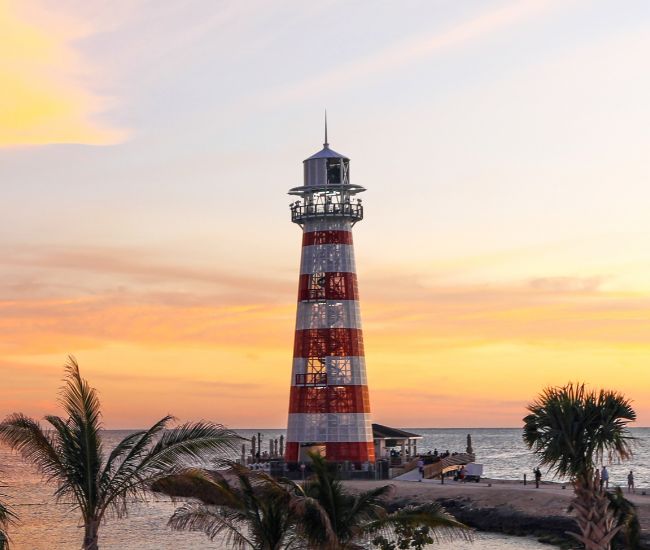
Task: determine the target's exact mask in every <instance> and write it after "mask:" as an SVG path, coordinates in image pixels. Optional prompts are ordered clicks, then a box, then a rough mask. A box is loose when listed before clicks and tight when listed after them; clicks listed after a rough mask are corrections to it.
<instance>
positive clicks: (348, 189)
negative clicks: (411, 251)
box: [285, 143, 375, 462]
mask: <svg viewBox="0 0 650 550" xmlns="http://www.w3.org/2000/svg"><path fill="white" fill-rule="evenodd" d="M349 162H350V161H349V159H348V158H347V157H345V156H343V155H339V154H338V153H336V152H334V151H332V150H331V149H330V148H329V145H327V143H326V144H325V147H324V148H323V149H322V150H321V151H319V152H318V153H316V154H315V155H313V156H311V157H309V158H308V159H307V160H306V161H305V162H304V168H305V181H304V185H302V186H300V187H296V188H294V189H291V190H290V191H289V193H290V194H291V195H294V196H296V197H298V198H299V200H297V201H296V202H294V203H293V204H292V205H291V219H292V221H293V222H294V223H297V224H299V225H300V226H301V227H302V229H303V237H302V258H301V262H300V280H299V284H298V312H297V316H296V333H295V342H294V353H293V357H294V367H293V370H292V381H291V395H290V398H289V422H288V427H287V445H286V454H285V459H286V460H287V462H296V461H305V460H309V453H310V452H314V451H317V452H321V453H322V452H324V453H325V456H326V458H327V459H328V460H330V461H344V460H348V461H352V462H369V461H370V462H372V461H374V460H375V450H374V443H373V439H372V425H371V421H370V399H369V394H368V387H367V385H366V372H365V360H364V349H363V334H362V332H361V318H360V314H359V292H358V288H357V276H356V269H355V262H354V248H353V241H352V226H353V225H354V224H355V223H356V222H358V221H360V220H361V219H363V207H362V206H361V200H360V199H357V198H356V197H355V195H356V194H357V193H360V192H362V191H364V189H363V187H361V186H359V185H353V184H351V183H350V176H349V174H350V171H349Z"/></svg>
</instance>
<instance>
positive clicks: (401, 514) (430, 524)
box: [362, 502, 473, 543]
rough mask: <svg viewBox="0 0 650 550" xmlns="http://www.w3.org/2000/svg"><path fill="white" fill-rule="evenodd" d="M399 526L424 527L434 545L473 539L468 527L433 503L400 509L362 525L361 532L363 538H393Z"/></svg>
mask: <svg viewBox="0 0 650 550" xmlns="http://www.w3.org/2000/svg"><path fill="white" fill-rule="evenodd" d="M400 526H408V527H414V528H415V527H426V528H428V529H429V535H430V536H431V538H432V539H433V540H434V542H436V543H442V542H447V543H449V542H453V541H457V540H468V541H469V540H472V538H473V537H472V530H471V529H470V528H469V527H467V526H466V525H465V524H463V523H461V522H459V521H458V520H457V519H456V518H454V516H452V515H451V514H450V513H448V512H447V511H446V510H445V509H444V508H443V507H442V506H441V505H440V504H437V503H435V502H432V503H428V504H421V505H418V506H406V507H404V508H401V509H399V510H397V511H396V512H393V513H392V514H387V515H386V516H385V517H383V518H379V519H376V520H375V521H371V522H368V523H366V524H364V525H363V528H362V532H363V535H364V536H365V537H369V536H371V535H374V534H376V533H382V534H384V536H387V537H391V536H394V530H395V528H396V527H400Z"/></svg>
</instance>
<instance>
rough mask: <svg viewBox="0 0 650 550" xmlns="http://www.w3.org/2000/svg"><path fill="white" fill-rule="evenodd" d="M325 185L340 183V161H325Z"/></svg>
mask: <svg viewBox="0 0 650 550" xmlns="http://www.w3.org/2000/svg"><path fill="white" fill-rule="evenodd" d="M327 183H341V159H327Z"/></svg>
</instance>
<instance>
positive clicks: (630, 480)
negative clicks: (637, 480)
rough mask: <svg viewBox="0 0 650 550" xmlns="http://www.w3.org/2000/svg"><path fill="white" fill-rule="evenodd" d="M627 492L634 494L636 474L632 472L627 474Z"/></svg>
mask: <svg viewBox="0 0 650 550" xmlns="http://www.w3.org/2000/svg"><path fill="white" fill-rule="evenodd" d="M627 492H628V493H634V474H633V473H632V470H630V473H629V474H627Z"/></svg>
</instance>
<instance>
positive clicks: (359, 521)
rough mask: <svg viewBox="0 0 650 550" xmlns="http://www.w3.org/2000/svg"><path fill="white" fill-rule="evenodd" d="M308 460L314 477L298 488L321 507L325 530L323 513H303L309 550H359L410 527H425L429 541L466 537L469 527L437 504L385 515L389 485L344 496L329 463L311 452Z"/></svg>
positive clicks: (390, 490)
mask: <svg viewBox="0 0 650 550" xmlns="http://www.w3.org/2000/svg"><path fill="white" fill-rule="evenodd" d="M311 459H312V463H311V467H312V470H313V471H314V475H313V476H312V477H311V478H310V479H308V480H307V482H306V483H305V484H304V486H303V490H304V493H305V495H306V496H308V497H311V498H312V499H313V500H315V501H316V502H318V503H319V504H320V507H321V508H322V509H323V510H324V512H325V514H326V516H327V519H328V525H329V527H328V529H325V528H324V527H325V526H324V525H323V521H322V515H320V516H319V515H317V514H316V512H317V509H316V508H314V507H309V508H307V509H306V510H305V516H304V520H303V523H302V529H303V532H304V536H305V537H306V538H307V540H308V541H309V542H310V543H311V545H310V547H314V548H332V549H336V550H343V549H346V550H352V549H360V548H365V547H366V544H367V543H368V542H369V541H372V540H373V538H374V537H376V536H377V535H381V537H378V538H381V540H382V541H384V542H385V541H387V540H390V539H391V538H393V539H394V538H397V535H398V533H397V532H396V530H397V531H400V530H401V531H402V532H404V531H405V530H407V531H413V529H415V528H425V530H426V531H427V533H428V534H430V536H431V538H432V539H433V541H434V542H440V541H452V540H456V539H459V538H462V539H470V538H471V537H470V535H469V531H468V528H467V527H466V526H465V525H463V524H462V523H460V522H459V521H457V520H456V519H455V518H454V517H453V516H451V515H450V514H448V513H447V512H446V511H445V510H444V508H443V507H442V506H440V505H439V504H437V503H434V502H432V503H430V504H423V505H419V506H408V507H405V508H401V509H399V510H397V511H395V512H392V513H390V512H388V510H387V508H386V506H387V502H386V499H387V497H388V496H389V495H390V493H391V492H392V490H393V488H392V486H390V485H384V486H381V487H377V488H374V489H371V490H369V491H364V492H361V493H358V494H357V493H349V492H348V491H346V490H345V488H344V486H343V484H342V482H341V481H340V480H339V479H338V478H337V476H336V474H335V473H334V471H333V468H332V467H331V466H333V465H331V464H328V463H327V461H326V460H325V459H324V458H323V457H321V456H320V455H318V454H312V455H311ZM329 530H331V532H332V533H333V535H334V536H333V537H332V535H331V534H330V533H329V532H328V531H329Z"/></svg>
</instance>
